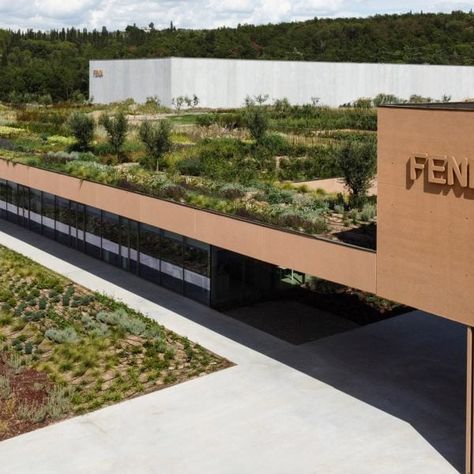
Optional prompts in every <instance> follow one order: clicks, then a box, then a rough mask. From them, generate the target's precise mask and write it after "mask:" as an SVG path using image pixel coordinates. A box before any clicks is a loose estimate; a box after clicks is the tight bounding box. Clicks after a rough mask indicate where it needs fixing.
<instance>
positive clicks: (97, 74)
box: [92, 69, 104, 78]
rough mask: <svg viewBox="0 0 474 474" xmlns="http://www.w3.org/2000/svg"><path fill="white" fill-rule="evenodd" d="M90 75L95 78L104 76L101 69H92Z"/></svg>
mask: <svg viewBox="0 0 474 474" xmlns="http://www.w3.org/2000/svg"><path fill="white" fill-rule="evenodd" d="M92 75H93V76H94V77H96V78H101V77H104V71H103V70H102V69H94V70H93V71H92Z"/></svg>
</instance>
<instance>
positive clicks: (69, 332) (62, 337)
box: [44, 326, 79, 344]
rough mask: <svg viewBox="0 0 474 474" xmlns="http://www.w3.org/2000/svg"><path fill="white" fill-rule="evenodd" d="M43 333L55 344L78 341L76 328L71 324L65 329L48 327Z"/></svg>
mask: <svg viewBox="0 0 474 474" xmlns="http://www.w3.org/2000/svg"><path fill="white" fill-rule="evenodd" d="M44 335H45V337H47V338H48V339H49V340H51V341H53V342H56V343H57V344H64V343H75V342H78V341H79V336H78V334H77V332H76V330H75V329H74V328H73V327H71V326H70V327H67V328H65V329H48V330H47V331H46V332H45V333H44Z"/></svg>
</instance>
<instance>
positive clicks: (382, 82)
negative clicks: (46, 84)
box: [90, 58, 474, 108]
mask: <svg viewBox="0 0 474 474" xmlns="http://www.w3.org/2000/svg"><path fill="white" fill-rule="evenodd" d="M379 93H385V94H394V95H396V96H397V97H401V98H405V99H408V98H409V97H410V96H411V95H412V94H418V95H422V96H425V97H432V98H433V99H441V97H442V96H444V95H447V96H450V97H451V100H453V101H462V100H465V99H468V98H474V67H473V66H432V65H409V64H367V63H328V62H302V61H259V60H240V59H238V60H236V59H204V58H162V59H131V60H129V59H127V60H106V61H91V62H90V96H91V97H92V98H93V100H94V102H96V103H103V104H107V103H111V102H118V101H122V100H125V99H128V98H132V99H134V100H135V101H136V102H144V101H145V100H146V98H147V97H152V96H157V97H159V99H160V100H161V103H162V104H163V105H166V106H171V105H172V100H173V98H176V97H179V96H189V97H192V96H193V95H194V94H195V95H196V96H197V97H198V98H199V100H200V106H201V107H210V108H218V107H219V108H234V107H241V106H242V105H243V103H244V100H245V98H246V97H247V96H256V95H260V94H262V95H266V94H268V95H269V98H270V100H274V99H282V98H285V97H286V98H287V99H288V100H289V101H290V103H292V104H304V103H309V102H311V99H312V98H313V97H318V98H319V99H320V104H323V105H329V106H339V105H341V104H344V103H347V102H351V101H353V100H355V99H358V98H360V97H375V96H376V95H377V94H379Z"/></svg>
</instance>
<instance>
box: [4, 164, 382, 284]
mask: <svg viewBox="0 0 474 474" xmlns="http://www.w3.org/2000/svg"><path fill="white" fill-rule="evenodd" d="M0 177H2V178H4V179H7V180H11V181H15V182H17V183H19V184H22V185H25V186H30V187H32V188H36V189H40V190H41V191H45V192H49V193H52V194H56V195H59V196H61V197H64V198H66V199H71V200H73V201H76V202H80V203H83V204H86V205H89V206H94V207H97V208H100V209H103V210H105V211H109V212H113V213H115V214H119V215H121V216H123V217H127V218H129V219H133V220H136V221H139V222H143V223H146V224H150V225H154V226H156V227H159V228H162V229H166V230H169V231H172V232H176V233H178V234H182V235H185V236H187V237H191V238H194V239H197V240H200V241H203V242H206V243H209V244H212V245H215V246H217V247H221V248H224V249H227V250H231V251H233V252H237V253H240V254H243V255H247V256H249V257H253V258H256V259H258V260H262V261H264V262H268V263H271V264H274V265H278V266H281V267H284V268H291V269H293V270H296V271H300V272H304V273H308V274H310V275H314V276H318V277H320V278H324V279H327V280H331V281H334V282H337V283H341V284H343V285H347V286H351V287H354V288H358V289H361V290H364V291H368V292H371V293H375V291H376V279H375V275H376V254H375V253H374V252H370V251H366V250H363V249H358V248H354V247H350V246H347V245H342V244H338V243H333V242H329V241H326V240H320V239H315V238H312V237H309V236H304V235H299V234H295V233H291V232H285V231H281V230H278V229H274V228H271V227H266V226H262V225H258V224H253V223H250V222H246V221H242V220H239V219H234V218H231V217H226V216H223V215H219V214H215V213H212V212H207V211H202V210H198V209H194V208H191V207H188V206H182V205H179V204H176V203H172V202H167V201H163V200H160V199H154V198H151V197H148V196H143V195H140V194H136V193H132V192H128V191H125V190H121V189H117V188H114V187H110V186H105V185H102V184H97V183H91V182H87V181H82V180H80V179H77V178H73V177H71V176H66V175H62V174H59V173H52V172H49V171H45V170H41V169H38V168H31V167H27V166H24V165H19V164H16V165H14V164H12V163H11V162H8V161H5V160H1V159H0Z"/></svg>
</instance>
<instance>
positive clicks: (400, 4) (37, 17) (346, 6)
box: [0, 0, 474, 29]
mask: <svg viewBox="0 0 474 474" xmlns="http://www.w3.org/2000/svg"><path fill="white" fill-rule="evenodd" d="M471 8H474V2H473V1H472V0H469V1H462V0H461V1H459V0H440V1H438V2H436V0H435V1H434V2H433V1H428V0H393V1H390V2H388V1H387V0H331V1H328V0H143V1H140V0H33V1H31V0H16V1H12V0H0V27H4V28H5V27H6V28H35V29H48V28H61V27H68V26H75V27H81V28H82V27H89V28H101V27H102V26H103V25H105V26H107V27H108V28H109V29H117V28H124V27H125V26H126V25H128V24H132V23H136V24H137V25H139V26H146V25H148V24H149V23H151V22H153V23H154V24H155V25H156V26H157V27H166V26H168V25H169V23H170V21H173V23H174V24H175V25H176V26H178V27H182V28H213V27H217V26H223V25H226V26H235V25H237V24H238V23H254V24H259V23H277V22H281V21H296V20H302V19H309V18H314V17H316V16H317V17H333V18H334V17H338V16H367V15H373V14H376V13H379V14H383V13H401V12H407V11H410V10H412V11H420V10H423V11H445V12H449V11H451V10H469V9H471Z"/></svg>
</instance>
